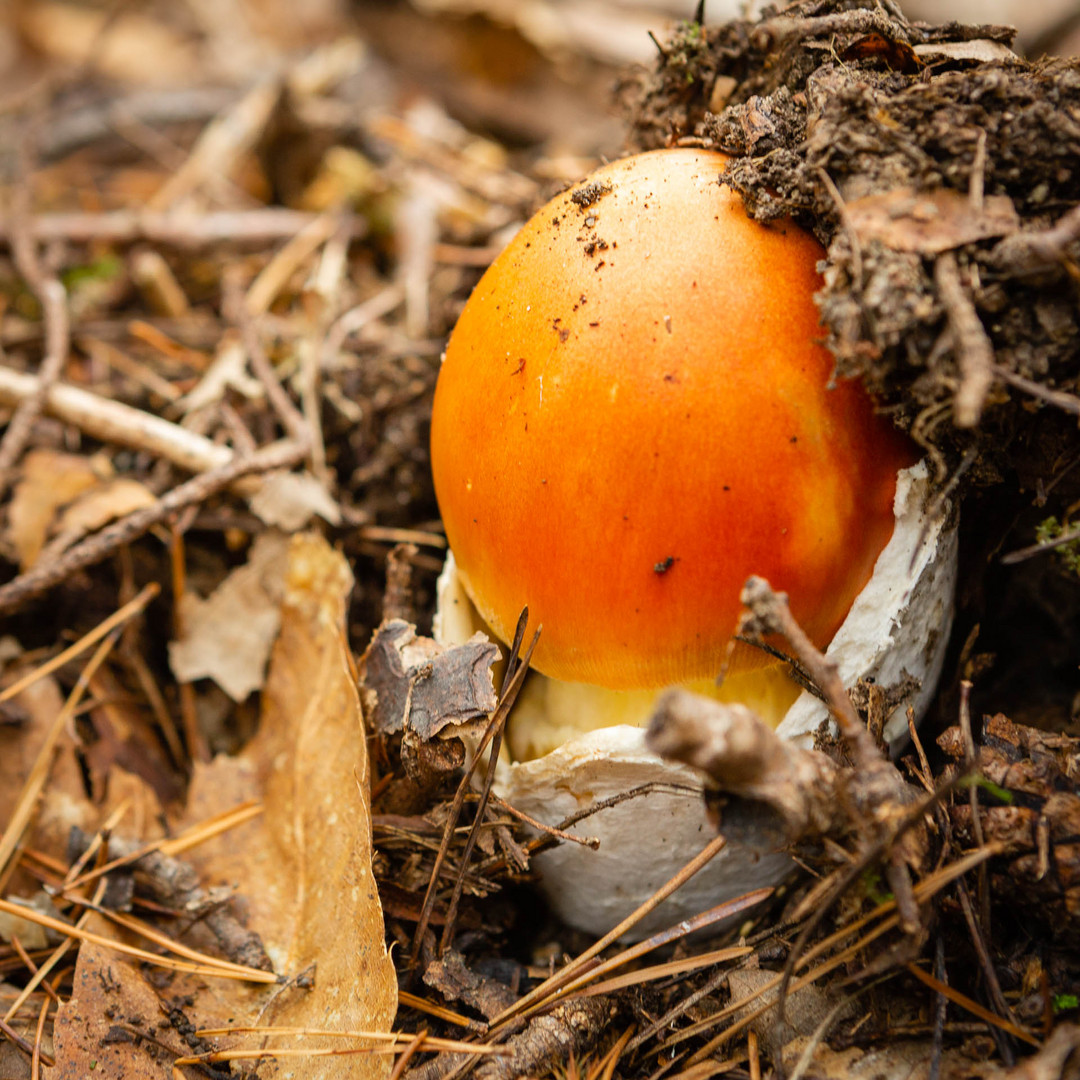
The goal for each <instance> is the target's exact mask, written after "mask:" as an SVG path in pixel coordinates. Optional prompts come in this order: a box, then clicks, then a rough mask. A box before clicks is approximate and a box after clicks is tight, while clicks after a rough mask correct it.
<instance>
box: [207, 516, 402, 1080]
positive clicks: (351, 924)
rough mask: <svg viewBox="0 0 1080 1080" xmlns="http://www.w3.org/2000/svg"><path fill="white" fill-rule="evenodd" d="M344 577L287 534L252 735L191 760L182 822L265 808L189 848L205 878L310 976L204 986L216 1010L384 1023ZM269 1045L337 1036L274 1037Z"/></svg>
mask: <svg viewBox="0 0 1080 1080" xmlns="http://www.w3.org/2000/svg"><path fill="white" fill-rule="evenodd" d="M351 584H352V578H351V575H350V573H349V570H348V567H347V565H346V563H345V560H344V559H343V558H342V557H341V556H340V555H338V554H336V553H335V552H334V551H332V550H331V549H330V547H329V546H328V545H327V544H326V542H325V541H324V540H322V539H320V538H318V537H314V536H311V535H306V534H305V535H301V536H298V537H296V538H294V540H293V541H292V543H291V544H290V546H289V564H288V573H287V575H286V581H285V598H284V601H283V604H282V619H281V633H280V635H279V637H278V640H277V643H276V645H275V646H274V651H273V655H272V657H271V662H270V671H269V675H268V678H267V684H266V689H265V692H264V695H263V711H262V719H261V724H260V727H259V733H258V735H257V736H256V737H255V739H254V740H253V741H252V742H251V743H250V744H249V746H248V747H247V749H246V750H245V751H244V753H243V754H241V755H240V756H239V757H236V758H226V757H219V758H218V759H217V760H216V761H214V762H213V763H212V764H210V765H207V766H200V767H199V768H197V770H196V773H195V776H194V779H193V782H192V789H191V796H190V799H189V806H188V811H187V815H186V816H187V820H188V821H192V822H193V821H200V820H203V819H205V818H206V817H208V816H210V815H212V814H214V813H217V812H219V811H221V810H224V809H227V808H229V807H232V806H234V805H236V804H237V803H238V802H241V801H243V800H244V799H247V798H251V797H253V796H258V797H260V798H261V799H262V800H263V803H264V805H265V813H264V814H263V816H262V817H261V818H259V819H257V820H256V821H254V822H252V823H250V824H248V825H245V826H243V827H242V828H240V829H238V830H236V831H234V832H232V833H230V834H229V835H228V836H226V837H223V838H222V839H221V840H220V841H212V842H211V843H209V844H207V845H206V846H205V847H203V848H200V849H198V850H197V851H193V852H192V853H191V857H192V859H193V861H194V862H195V863H196V865H197V867H198V868H199V870H200V873H201V874H202V877H203V880H204V882H205V883H206V884H207V885H212V884H214V883H216V882H221V881H225V882H239V883H240V884H241V887H242V890H243V899H244V905H245V909H246V912H247V915H248V925H249V927H250V928H251V929H253V930H255V931H256V932H257V933H258V934H259V935H260V937H261V938H262V941H263V943H264V945H265V947H266V951H267V953H268V954H269V956H270V958H271V960H272V961H273V963H274V967H275V969H276V970H277V971H278V972H279V973H282V974H284V975H286V976H288V977H290V978H296V977H299V976H302V975H304V976H306V977H307V978H310V979H311V980H313V985H311V986H304V987H301V986H296V985H291V986H289V987H287V988H285V989H281V988H277V989H275V990H274V991H272V992H270V994H269V996H268V994H267V992H266V991H258V992H255V991H246V990H244V989H243V988H240V987H234V986H233V985H232V984H230V985H228V986H224V987H223V986H217V987H215V988H214V992H215V993H216V994H217V996H218V1000H219V1004H218V1010H219V1013H220V1021H221V1022H222V1023H224V1022H225V1021H226V1020H228V1019H229V1018H230V1017H231V1018H233V1021H232V1022H234V1023H235V1022H237V1020H236V1018H237V1017H240V1016H243V1017H246V1018H247V1019H248V1020H249V1021H254V1020H255V1018H256V1017H261V1019H260V1021H259V1022H260V1023H264V1024H277V1025H307V1026H308V1027H312V1028H335V1029H339V1030H344V1029H351V1030H357V1029H366V1030H372V1029H374V1030H379V1031H388V1030H389V1029H390V1025H391V1022H392V1020H393V1017H394V1011H395V1006H396V1002H397V982H396V979H395V976H394V970H393V966H392V964H391V962H390V958H389V956H388V955H387V952H386V947H385V944H384V941H383V920H382V909H381V907H380V904H379V897H378V893H377V891H376V887H375V880H374V877H373V875H372V871H371V813H370V803H369V780H368V760H367V753H366V744H365V739H364V730H363V724H362V719H361V715H360V702H359V697H358V695H357V691H356V684H355V683H354V681H353V678H352V675H351V669H350V662H349V657H348V654H347V651H346V645H345V638H344V617H345V600H346V598H347V596H348V594H349V589H350V587H351ZM274 1044H275V1045H278V1046H304V1047H316V1046H323V1047H325V1046H330V1045H337V1046H338V1047H339V1048H340V1047H341V1045H342V1044H341V1042H340V1040H339V1041H338V1042H337V1043H336V1044H335V1043H333V1042H332V1041H330V1040H327V1039H317V1038H311V1039H303V1040H301V1039H294V1038H291V1037H289V1038H286V1037H281V1038H276V1039H275V1040H274ZM388 1072H389V1064H388V1062H387V1059H386V1058H384V1057H380V1056H377V1055H369V1054H364V1055H359V1056H343V1057H330V1058H325V1057H323V1058H302V1057H301V1058H290V1060H289V1073H290V1075H291V1076H294V1077H320V1078H322V1077H326V1078H329V1080H335V1078H338V1077H341V1078H344V1077H349V1078H360V1080H364V1078H378V1077H383V1076H385V1075H386V1074H387V1073H388Z"/></svg>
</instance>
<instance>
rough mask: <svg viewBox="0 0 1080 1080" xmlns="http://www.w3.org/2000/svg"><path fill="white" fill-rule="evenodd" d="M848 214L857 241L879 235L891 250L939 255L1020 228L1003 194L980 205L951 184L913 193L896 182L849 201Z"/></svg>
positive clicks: (985, 200)
mask: <svg viewBox="0 0 1080 1080" xmlns="http://www.w3.org/2000/svg"><path fill="white" fill-rule="evenodd" d="M846 213H847V219H848V222H849V223H850V224H851V227H852V228H853V229H854V230H855V233H856V235H857V236H858V237H859V240H860V241H862V242H863V243H866V242H867V241H869V240H878V241H880V242H881V243H882V244H884V245H885V246H886V247H887V248H891V249H892V250H893V251H914V252H918V253H919V254H922V255H940V254H941V253H942V252H943V251H950V250H952V249H953V248H958V247H961V246H962V245H964V244H973V243H975V242H976V241H978V240H986V239H988V238H989V237H994V236H1008V235H1009V234H1010V233H1014V232H1016V230H1017V229H1018V228H1019V227H1020V218H1019V217H1018V216H1017V213H1016V207H1014V206H1013V203H1012V199H1010V198H1009V197H1008V196H1007V195H988V196H987V197H986V198H985V199H983V201H982V203H981V204H979V203H977V202H975V201H973V200H972V199H970V198H969V197H968V196H967V195H964V194H961V193H960V192H959V191H953V190H951V189H949V188H939V189H938V190H936V191H924V192H917V191H915V190H914V188H908V187H900V188H895V189H894V190H892V191H886V192H884V193H883V194H879V195H867V196H865V197H863V198H861V199H855V200H854V201H852V202H850V203H848V204H847V210H846Z"/></svg>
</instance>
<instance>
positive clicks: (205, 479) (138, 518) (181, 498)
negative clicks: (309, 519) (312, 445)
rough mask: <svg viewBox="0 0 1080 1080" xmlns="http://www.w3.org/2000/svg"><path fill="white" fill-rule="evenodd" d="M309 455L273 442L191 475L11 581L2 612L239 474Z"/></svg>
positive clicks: (301, 447) (2, 595) (0, 599)
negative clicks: (189, 477) (56, 556)
mask: <svg viewBox="0 0 1080 1080" xmlns="http://www.w3.org/2000/svg"><path fill="white" fill-rule="evenodd" d="M306 453H307V446H306V445H305V444H303V443H297V442H287V443H274V444H273V445H271V446H267V447H264V448H263V449H261V450H256V451H255V452H254V453H253V454H244V455H238V456H236V457H234V458H233V459H232V460H230V461H228V462H227V463H226V464H224V465H221V466H219V467H218V468H216V469H212V470H211V471H210V472H207V473H203V474H202V475H201V476H196V477H193V478H192V479H191V480H188V481H187V482H186V483H183V484H180V485H179V486H178V487H175V488H173V489H172V491H170V492H168V494H166V495H164V496H163V497H162V498H161V499H159V500H158V502H156V503H155V504H154V505H153V506H147V507H144V508H143V509H141V510H136V511H135V512H134V513H132V514H129V515H128V516H127V517H125V518H121V520H120V521H118V522H116V523H115V524H113V525H110V526H109V527H108V528H106V529H102V531H101V532H99V533H95V534H94V535H93V536H91V537H89V538H88V539H86V540H83V541H82V542H81V543H79V544H76V545H75V546H74V547H72V548H69V549H68V550H67V551H66V552H65V553H64V554H63V555H61V556H60V557H59V558H57V559H55V560H54V561H53V562H51V563H48V564H46V565H44V566H40V565H39V566H35V567H34V568H33V569H31V570H28V571H27V572H26V573H25V574H20V575H19V576H18V577H17V578H15V580H14V581H10V582H8V583H7V584H6V585H4V586H3V587H0V614H7V613H8V612H11V611H14V610H16V609H18V608H20V607H22V606H23V605H24V604H26V603H28V602H29V601H30V600H32V599H33V598H34V597H36V596H39V595H40V594H41V593H43V592H45V591H46V590H47V589H50V588H52V587H53V586H54V585H58V584H59V583H60V582H61V581H63V580H64V579H65V578H67V577H69V576H70V575H71V574H73V573H75V572H76V571H77V570H82V569H85V568H86V567H87V566H92V565H93V564H94V563H97V562H100V561H101V560H102V559H104V558H106V557H107V556H108V555H110V554H111V553H112V552H113V551H115V550H116V549H117V548H118V547H120V546H121V545H123V544H130V543H131V542H132V541H133V540H136V539H137V538H138V537H140V536H142V535H143V533H145V532H146V531H147V530H148V529H150V528H151V527H152V526H153V525H156V524H157V523H158V522H159V521H163V520H164V519H165V518H167V517H168V516H169V515H170V514H175V513H176V512H177V511H178V510H182V509H183V508H184V507H186V506H190V505H192V504H194V503H199V502H202V501H203V500H204V499H207V498H209V497H210V496H211V495H214V494H216V493H217V492H219V491H221V490H223V489H224V488H226V487H228V486H229V485H230V484H231V483H232V482H233V481H234V480H237V479H239V478H240V477H241V476H248V475H250V474H252V473H257V472H269V471H271V470H273V469H286V468H291V467H292V466H293V465H296V464H297V462H299V461H302V460H303V458H304V456H305V454H306Z"/></svg>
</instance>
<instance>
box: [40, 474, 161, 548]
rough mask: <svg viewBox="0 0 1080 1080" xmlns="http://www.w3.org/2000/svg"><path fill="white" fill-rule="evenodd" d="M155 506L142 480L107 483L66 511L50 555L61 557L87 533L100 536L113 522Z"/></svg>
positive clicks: (76, 501)
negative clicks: (102, 529)
mask: <svg viewBox="0 0 1080 1080" xmlns="http://www.w3.org/2000/svg"><path fill="white" fill-rule="evenodd" d="M155 502H157V499H156V498H155V496H154V495H153V493H152V492H151V491H150V490H149V488H147V487H145V486H144V485H143V484H140V483H139V482H138V480H130V479H128V478H126V477H120V478H119V479H116V480H107V481H106V482H105V483H103V484H100V485H98V486H97V487H93V488H91V489H90V490H89V491H85V492H83V493H82V494H81V495H78V496H76V498H75V499H73V500H72V501H71V503H70V504H69V505H68V506H66V507H65V508H64V510H63V511H62V512H61V514H60V515H59V517H58V518H57V521H56V527H55V528H54V529H53V531H54V532H55V533H56V539H54V540H52V541H51V542H50V544H49V548H50V551H51V552H52V554H58V553H59V552H60V551H62V550H63V549H64V548H67V547H70V546H71V545H72V544H74V543H75V541H76V540H79V539H81V538H82V537H84V536H85V535H86V534H87V533H92V532H96V531H97V530H98V529H100V528H101V527H102V526H104V525H107V524H108V523H109V522H110V521H115V520H116V519H117V518H121V517H124V515H125V514H130V513H131V512H132V511H134V510H141V509H143V507H146V506H152V505H153V504H154V503H155Z"/></svg>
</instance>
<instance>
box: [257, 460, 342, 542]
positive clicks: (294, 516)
mask: <svg viewBox="0 0 1080 1080" xmlns="http://www.w3.org/2000/svg"><path fill="white" fill-rule="evenodd" d="M250 505H251V512H252V513H253V514H255V515H256V516H257V517H258V518H259V519H260V520H261V521H262V522H263V523H264V524H266V525H270V526H271V527H274V528H278V529H281V530H282V531H283V532H289V533H292V532H296V531H297V530H298V529H302V528H303V527H304V526H305V525H306V524H307V523H308V522H309V521H310V520H311V519H312V517H313V516H314V515H315V514H318V515H319V517H321V518H322V519H323V520H324V521H328V522H330V524H331V525H340V524H341V510H340V509H339V508H338V504H337V503H336V502H334V500H333V499H332V498H331V497H330V493H329V492H328V491H327V490H326V488H325V487H324V486H323V485H322V484H321V483H319V481H318V480H317V479H316V478H315V477H314V476H312V475H311V473H290V472H276V473H270V474H269V475H268V476H266V477H264V479H263V482H262V486H261V487H260V488H259V490H258V491H257V492H256V494H255V495H254V496H252V499H251V503H250Z"/></svg>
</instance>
